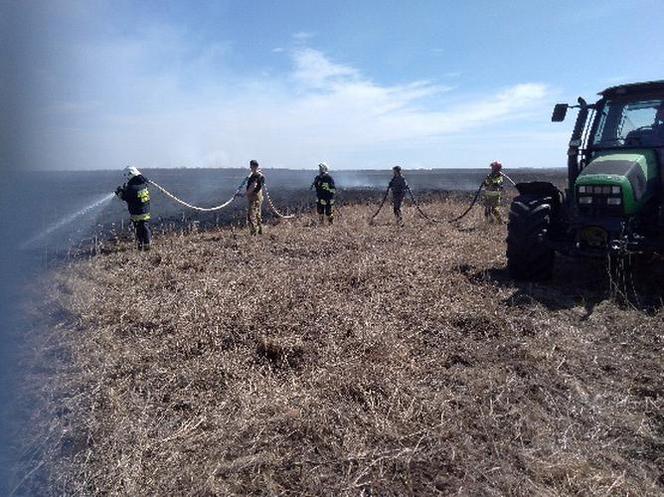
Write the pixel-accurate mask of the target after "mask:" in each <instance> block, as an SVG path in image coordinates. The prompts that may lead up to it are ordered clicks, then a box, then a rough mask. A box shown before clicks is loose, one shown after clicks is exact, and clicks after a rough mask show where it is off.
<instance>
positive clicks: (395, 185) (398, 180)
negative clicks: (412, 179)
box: [387, 166, 408, 226]
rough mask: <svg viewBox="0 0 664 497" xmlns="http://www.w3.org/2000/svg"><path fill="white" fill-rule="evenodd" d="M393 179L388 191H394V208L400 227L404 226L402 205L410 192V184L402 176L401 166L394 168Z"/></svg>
mask: <svg viewBox="0 0 664 497" xmlns="http://www.w3.org/2000/svg"><path fill="white" fill-rule="evenodd" d="M392 174H393V176H392V179H391V180H390V184H389V185H388V186H387V189H388V190H392V207H393V209H394V217H395V218H396V221H397V224H398V225H399V226H401V225H403V216H402V213H401V205H402V204H403V199H404V197H405V196H406V192H407V191H408V183H407V182H406V178H404V177H403V175H402V174H401V166H394V167H393V168H392Z"/></svg>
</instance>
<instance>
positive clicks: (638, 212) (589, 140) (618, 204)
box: [507, 81, 664, 281]
mask: <svg viewBox="0 0 664 497" xmlns="http://www.w3.org/2000/svg"><path fill="white" fill-rule="evenodd" d="M599 95H600V96H601V98H600V99H599V100H598V101H597V102H595V103H594V104H588V103H587V102H586V101H585V100H583V99H582V98H579V99H578V105H573V106H572V105H568V104H557V105H556V106H555V108H554V110H553V116H552V117H551V120H552V121H554V122H561V121H563V120H564V119H565V115H566V114H567V110H568V109H570V108H578V109H579V112H578V115H577V118H576V123H575V125H574V131H573V132H572V137H571V139H570V142H569V148H568V150H567V170H568V178H567V187H566V188H565V191H564V192H563V191H561V190H560V189H559V188H557V187H556V186H555V185H553V184H552V183H547V182H537V181H536V182H529V183H519V184H517V185H516V187H517V189H518V191H519V195H518V196H517V197H516V198H515V199H514V201H513V202H512V205H511V206H510V214H509V223H508V230H507V231H508V234H507V266H508V270H509V272H510V274H511V276H512V277H513V278H515V279H518V280H526V281H542V280H547V279H549V278H551V275H552V272H553V266H554V262H555V255H556V253H560V254H564V255H567V256H570V257H577V258H581V257H604V258H607V257H623V256H630V255H634V254H650V255H652V254H656V253H659V254H664V170H663V169H662V165H663V164H664V81H652V82H646V83H636V84H628V85H621V86H615V87H612V88H608V89H606V90H604V91H603V92H601V93H600V94H599Z"/></svg>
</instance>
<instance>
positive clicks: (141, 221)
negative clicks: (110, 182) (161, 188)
mask: <svg viewBox="0 0 664 497" xmlns="http://www.w3.org/2000/svg"><path fill="white" fill-rule="evenodd" d="M123 173H124V177H125V179H126V180H127V181H126V183H125V184H124V185H122V186H118V187H117V188H116V189H115V194H116V195H117V196H118V197H119V198H120V199H122V200H124V201H125V202H127V208H128V209H129V215H130V216H131V222H132V223H133V225H134V230H135V232H136V243H137V246H138V249H139V250H150V244H151V243H152V232H151V231H150V225H149V222H150V190H148V180H147V178H146V177H145V176H143V174H141V172H140V171H139V170H138V169H137V168H135V167H133V166H127V167H126V168H125V169H124V171H123Z"/></svg>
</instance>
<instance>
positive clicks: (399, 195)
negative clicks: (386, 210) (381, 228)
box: [392, 192, 406, 221]
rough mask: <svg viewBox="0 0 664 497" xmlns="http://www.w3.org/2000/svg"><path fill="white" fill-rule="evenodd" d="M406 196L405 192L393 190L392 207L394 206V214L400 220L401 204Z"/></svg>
mask: <svg viewBox="0 0 664 497" xmlns="http://www.w3.org/2000/svg"><path fill="white" fill-rule="evenodd" d="M405 196H406V194H405V193H404V192H392V207H393V208H394V215H395V216H396V217H397V220H399V221H400V220H401V205H402V204H403V199H404V197H405Z"/></svg>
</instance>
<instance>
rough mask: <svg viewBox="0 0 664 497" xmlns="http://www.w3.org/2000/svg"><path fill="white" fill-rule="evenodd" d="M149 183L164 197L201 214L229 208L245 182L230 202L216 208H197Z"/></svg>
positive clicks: (157, 185)
mask: <svg viewBox="0 0 664 497" xmlns="http://www.w3.org/2000/svg"><path fill="white" fill-rule="evenodd" d="M148 182H149V183H150V184H152V185H154V186H155V187H157V188H158V189H159V190H160V191H161V193H163V194H164V195H166V196H167V197H168V198H170V199H172V200H174V201H175V202H177V203H178V204H180V205H184V206H185V207H188V208H189V209H193V210H195V211H200V212H212V211H219V210H221V209H223V208H225V207H228V206H229V205H230V204H231V203H232V202H233V200H235V198H236V197H237V196H238V195H239V193H240V188H242V185H243V184H244V181H243V182H242V183H241V184H240V186H238V187H237V190H235V193H234V194H233V196H232V197H231V198H230V199H229V200H227V201H226V202H224V203H223V204H221V205H216V206H214V207H198V206H196V205H192V204H190V203H188V202H185V201H184V200H182V199H180V198H178V197H176V196H175V195H173V194H172V193H171V192H169V191H168V190H166V189H165V188H164V187H163V186H161V185H159V184H157V183H155V182H154V181H152V180H148Z"/></svg>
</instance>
